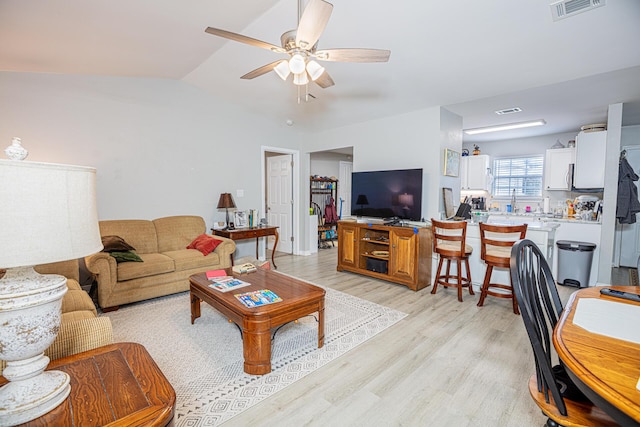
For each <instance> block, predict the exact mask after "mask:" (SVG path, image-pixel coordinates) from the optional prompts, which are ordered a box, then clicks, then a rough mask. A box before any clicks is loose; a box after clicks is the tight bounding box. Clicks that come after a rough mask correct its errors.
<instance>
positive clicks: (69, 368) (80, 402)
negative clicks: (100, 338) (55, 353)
mask: <svg viewBox="0 0 640 427" xmlns="http://www.w3.org/2000/svg"><path fill="white" fill-rule="evenodd" d="M48 369H56V370H59V371H63V372H66V373H67V374H69V376H70V377H71V393H70V394H69V396H68V397H67V398H66V400H65V401H64V402H62V403H61V404H60V405H59V406H58V407H56V408H55V409H54V410H52V411H50V412H48V413H46V414H45V415H43V416H41V417H40V418H37V419H35V420H32V421H29V422H28V423H25V424H21V426H30V427H32V426H79V427H80V426H81V427H93V426H104V425H107V424H108V425H109V426H110V427H116V426H121V427H124V426H134V425H135V426H141V425H145V426H167V425H173V414H174V410H175V403H176V393H175V391H174V389H173V387H172V386H171V384H169V381H167V378H166V377H165V376H164V374H163V373H162V372H161V371H160V368H158V365H156V362H155V361H154V360H153V359H152V358H151V356H150V355H149V353H148V352H147V350H146V349H145V348H144V347H143V346H142V345H140V344H136V343H117V344H111V345H108V346H104V347H100V348H97V349H95V350H90V351H85V352H84V353H79V354H74V355H73V356H68V357H64V358H62V359H58V360H54V361H53V362H51V363H50V364H49V367H48ZM6 382H7V381H6V380H5V379H4V378H3V377H0V385H2V384H4V383H6Z"/></svg>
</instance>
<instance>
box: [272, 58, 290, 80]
mask: <svg viewBox="0 0 640 427" xmlns="http://www.w3.org/2000/svg"><path fill="white" fill-rule="evenodd" d="M273 71H275V72H276V74H277V75H278V76H280V78H281V79H282V80H287V77H289V74H291V70H289V63H288V62H287V60H286V59H283V60H282V61H280V62H279V63H278V65H276V66H275V67H273Z"/></svg>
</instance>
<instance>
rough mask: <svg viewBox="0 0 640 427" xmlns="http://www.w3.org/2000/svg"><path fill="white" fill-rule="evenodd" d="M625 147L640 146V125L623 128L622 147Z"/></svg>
mask: <svg viewBox="0 0 640 427" xmlns="http://www.w3.org/2000/svg"><path fill="white" fill-rule="evenodd" d="M625 145H640V125H638V126H625V127H623V128H622V135H621V136H620V146H621V147H624V146H625Z"/></svg>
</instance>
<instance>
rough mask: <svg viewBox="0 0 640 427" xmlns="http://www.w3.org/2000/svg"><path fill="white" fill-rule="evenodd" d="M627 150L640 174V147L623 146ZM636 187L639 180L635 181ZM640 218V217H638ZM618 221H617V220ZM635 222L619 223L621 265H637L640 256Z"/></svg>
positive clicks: (637, 230) (632, 165)
mask: <svg viewBox="0 0 640 427" xmlns="http://www.w3.org/2000/svg"><path fill="white" fill-rule="evenodd" d="M623 149H624V150H626V151H627V161H628V162H629V164H630V165H631V167H632V168H633V170H634V171H635V173H636V174H638V175H640V147H638V146H635V147H634V146H630V147H629V146H628V147H623ZM635 185H636V187H637V186H638V181H636V182H635ZM636 219H638V220H640V218H636ZM616 222H617V221H616ZM638 224H639V223H638V222H636V223H635V224H617V226H616V239H619V240H618V241H619V242H620V266H621V267H636V266H637V262H638V257H640V226H639V225H638Z"/></svg>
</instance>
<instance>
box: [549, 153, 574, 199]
mask: <svg viewBox="0 0 640 427" xmlns="http://www.w3.org/2000/svg"><path fill="white" fill-rule="evenodd" d="M574 159H575V150H574V149H573V148H557V149H549V150H547V152H546V156H545V162H544V188H545V190H564V191H567V190H571V180H570V176H569V174H570V169H569V166H570V165H571V164H572V163H574V161H575V160H574Z"/></svg>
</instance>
